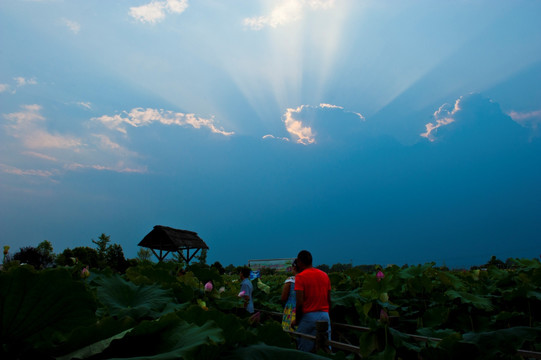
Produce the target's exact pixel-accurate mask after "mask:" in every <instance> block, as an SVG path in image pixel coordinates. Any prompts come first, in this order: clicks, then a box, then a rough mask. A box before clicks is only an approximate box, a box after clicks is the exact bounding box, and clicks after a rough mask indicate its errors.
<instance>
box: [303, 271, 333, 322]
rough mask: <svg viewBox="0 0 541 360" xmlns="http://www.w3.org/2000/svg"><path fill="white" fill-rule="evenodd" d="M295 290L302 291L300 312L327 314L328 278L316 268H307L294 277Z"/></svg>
mask: <svg viewBox="0 0 541 360" xmlns="http://www.w3.org/2000/svg"><path fill="white" fill-rule="evenodd" d="M295 290H302V291H304V305H303V309H302V312H304V313H309V312H314V311H325V312H329V301H328V294H329V291H331V281H330V280H329V276H327V274H326V273H324V272H323V271H321V270H319V269H316V268H313V267H311V268H308V269H304V270H303V271H301V272H300V273H299V274H297V275H296V276H295Z"/></svg>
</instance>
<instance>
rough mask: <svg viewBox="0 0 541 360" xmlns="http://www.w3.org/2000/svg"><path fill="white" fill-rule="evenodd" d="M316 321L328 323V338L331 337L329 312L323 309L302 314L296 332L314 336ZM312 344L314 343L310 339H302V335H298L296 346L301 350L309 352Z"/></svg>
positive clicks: (312, 346)
mask: <svg viewBox="0 0 541 360" xmlns="http://www.w3.org/2000/svg"><path fill="white" fill-rule="evenodd" d="M316 321H327V323H328V324H329V328H328V330H327V334H328V336H329V340H330V339H331V320H330V318H329V313H328V312H325V311H315V312H309V313H306V314H302V318H301V321H300V323H299V326H298V327H297V332H300V333H303V334H308V335H314V336H315V335H316ZM314 345H315V344H314V342H313V341H312V340H309V339H304V338H302V337H299V338H298V339H297V347H298V349H299V350H301V351H306V352H310V351H312V349H313V348H314Z"/></svg>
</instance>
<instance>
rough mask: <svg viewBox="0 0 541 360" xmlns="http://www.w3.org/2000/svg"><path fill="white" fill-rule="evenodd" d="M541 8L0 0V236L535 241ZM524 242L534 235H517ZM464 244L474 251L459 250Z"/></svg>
mask: <svg viewBox="0 0 541 360" xmlns="http://www.w3.org/2000/svg"><path fill="white" fill-rule="evenodd" d="M539 14H541V1H531V0H513V1H505V0H477V1H470V2H467V3H466V2H457V1H447V0H417V1H402V0H386V1H376V0H359V1H356V0H237V1H218V0H198V1H188V0H130V1H75V2H73V1H52V0H50V1H45V0H42V1H0V44H2V51H1V52H0V204H2V206H1V207H0V209H1V210H0V228H1V229H2V233H3V235H4V239H5V241H7V242H10V243H9V244H6V245H9V246H12V248H17V247H23V246H35V245H36V244H37V242H39V241H42V240H43V239H49V240H50V241H51V242H52V243H53V244H54V246H55V250H56V251H57V252H61V251H62V250H63V249H64V248H68V247H69V248H74V247H78V246H87V245H88V239H91V238H92V237H95V236H96V234H99V233H101V232H104V233H106V234H111V235H112V238H114V242H115V243H118V244H120V245H122V247H123V248H124V251H125V254H126V255H127V256H128V257H132V258H133V257H135V256H136V254H137V250H138V248H137V246H136V244H137V243H138V241H137V239H141V237H142V236H143V235H144V234H146V233H147V232H148V229H149V227H150V228H151V227H152V226H153V225H156V224H161V225H164V226H171V227H174V228H180V229H188V230H194V231H196V232H198V233H199V234H200V235H201V238H203V239H204V240H205V242H207V244H208V245H209V247H210V249H211V251H210V252H209V258H208V259H209V260H208V261H209V263H212V262H214V261H220V262H221V263H222V264H224V265H226V264H234V265H241V264H245V263H246V261H247V260H249V259H254V258H259V259H266V258H288V257H291V256H295V254H296V253H297V252H298V250H300V249H303V248H306V249H309V250H312V253H313V254H314V256H315V258H317V259H318V261H321V262H322V263H328V264H333V263H337V262H341V263H359V264H361V263H363V264H368V263H370V264H374V263H381V264H393V263H396V264H404V263H410V264H413V263H415V264H417V263H422V262H426V261H438V262H444V263H445V264H446V265H447V266H455V267H459V266H470V265H474V264H484V263H486V261H487V259H489V258H490V256H492V255H497V256H499V257H503V258H507V257H522V256H530V255H531V254H534V253H536V252H537V251H539V248H538V243H539V239H540V238H541V237H540V234H541V222H539V216H538V215H539V214H540V213H541V188H540V187H539V184H541V168H540V166H539V164H541V126H540V125H541V110H540V109H541V104H540V102H539V100H540V99H541V82H540V81H539V79H540V78H541V27H540V26H539ZM532 244H534V245H532ZM465 254H468V255H465Z"/></svg>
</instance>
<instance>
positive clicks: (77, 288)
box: [0, 244, 541, 360]
mask: <svg viewBox="0 0 541 360" xmlns="http://www.w3.org/2000/svg"><path fill="white" fill-rule="evenodd" d="M44 245H46V244H44ZM109 248H111V246H109ZM76 249H78V248H76ZM76 249H74V250H70V251H69V252H68V251H65V254H64V253H63V257H59V259H60V260H61V259H62V258H64V260H65V259H66V257H67V256H69V255H74V253H75V252H76V251H75V250H76ZM88 249H89V248H80V250H77V254H78V255H79V256H80V257H78V262H77V263H75V262H74V261H73V260H71V257H73V256H69V259H70V260H69V262H68V263H66V264H65V265H64V267H62V268H57V269H45V270H40V271H36V270H34V269H33V268H32V267H30V266H18V265H14V266H13V267H12V269H11V270H9V271H2V272H0V312H1V313H0V315H2V318H1V330H0V331H1V332H0V335H1V341H2V347H1V348H0V351H1V353H0V356H1V357H2V358H6V359H10V358H20V359H25V358H57V359H60V360H64V359H72V358H86V359H93V360H98V359H116V358H129V359H143V358H145V359H178V358H186V359H198V358H205V359H228V358H229V359H233V358H254V359H260V358H263V359H265V358H283V359H288V358H295V359H297V358H301V359H302V358H307V359H311V358H314V359H315V358H321V357H318V356H317V355H313V354H303V353H299V352H297V351H296V350H295V349H294V348H295V344H294V341H293V340H292V338H291V337H290V336H288V335H287V334H285V333H284V332H283V331H282V330H281V326H280V323H279V321H274V320H271V319H268V318H267V319H266V318H265V316H261V322H250V321H249V320H248V319H244V318H240V317H238V316H237V315H235V314H236V310H237V308H238V307H239V306H240V304H241V300H240V299H239V298H238V296H237V295H238V292H239V290H240V281H239V277H238V272H237V271H235V272H234V273H233V275H225V274H224V275H222V274H220V271H219V267H218V266H210V267H209V266H207V265H204V264H199V263H195V264H193V265H191V266H189V267H187V268H186V269H183V268H182V267H181V266H180V264H178V263H175V262H162V263H157V264H153V263H150V262H138V263H134V266H132V267H130V268H128V269H127V270H126V272H125V275H120V274H118V273H116V272H114V271H113V269H107V270H98V269H97V268H90V277H88V278H84V277H81V270H82V269H83V266H87V265H88V263H84V262H83V261H82V260H81V259H84V260H85V261H91V260H92V259H91V255H90V256H89V254H94V255H96V257H97V256H98V251H97V250H95V249H90V250H88ZM68 250H69V249H68ZM74 259H75V257H74ZM57 263H59V261H57ZM507 263H509V264H511V263H512V264H513V266H512V268H511V269H508V268H500V267H498V266H489V267H487V268H486V269H473V270H471V271H448V270H444V269H442V268H436V267H435V265H434V264H433V263H430V264H424V265H417V266H411V267H403V268H398V267H396V266H392V267H387V268H385V269H383V268H381V267H374V266H372V267H371V270H370V271H368V272H367V271H365V270H364V269H360V268H358V267H353V268H348V269H345V270H344V271H341V272H332V273H330V274H329V276H330V278H331V282H332V286H333V290H332V293H331V297H332V307H331V314H330V315H331V319H332V321H333V322H334V323H336V322H340V323H348V324H351V325H357V326H361V327H363V328H368V329H370V330H369V331H364V332H360V331H351V332H350V333H349V334H340V331H337V332H335V331H334V330H333V334H334V336H335V337H336V336H340V339H347V341H348V342H350V343H351V344H352V345H356V346H359V347H360V349H361V353H362V355H363V357H364V358H367V359H395V358H401V359H418V358H423V359H456V358H468V359H512V358H515V357H516V356H515V354H516V351H517V349H528V350H534V351H540V350H541V349H540V348H539V344H540V343H541V264H540V263H539V261H537V260H524V259H514V260H513V261H511V260H508V261H507ZM507 263H506V264H507ZM235 270H237V269H235ZM378 271H381V273H378ZM286 277H287V274H276V275H264V276H262V278H261V279H260V280H261V283H260V282H259V281H257V283H256V281H254V294H253V295H254V303H255V307H256V308H257V309H264V310H271V311H277V312H280V311H282V305H281V304H280V301H279V299H280V294H281V291H282V287H283V283H284V280H285V279H286ZM209 281H210V282H211V283H212V285H213V287H212V289H206V290H205V287H204V285H205V283H207V282H209ZM258 284H259V286H258ZM263 285H264V286H263ZM410 334H413V335H416V336H424V337H427V338H425V339H424V341H421V340H422V339H419V338H413V337H412V336H411V335H410ZM335 340H339V339H338V338H335ZM536 346H537V347H536ZM334 357H335V358H344V356H343V355H334Z"/></svg>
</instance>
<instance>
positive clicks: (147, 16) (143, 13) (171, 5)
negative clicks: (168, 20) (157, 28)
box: [129, 0, 188, 24]
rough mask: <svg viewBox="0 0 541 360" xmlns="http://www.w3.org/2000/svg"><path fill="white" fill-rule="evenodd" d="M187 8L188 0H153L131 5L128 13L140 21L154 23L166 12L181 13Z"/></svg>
mask: <svg viewBox="0 0 541 360" xmlns="http://www.w3.org/2000/svg"><path fill="white" fill-rule="evenodd" d="M187 8H188V0H162V1H159V0H153V1H151V2H150V3H148V4H145V5H141V6H135V7H131V8H130V11H129V14H130V16H131V17H133V18H134V19H136V20H138V21H140V22H142V23H150V24H155V23H158V22H160V21H162V20H163V19H165V16H166V14H168V13H171V14H181V13H183V12H184V11H185V10H186V9H187Z"/></svg>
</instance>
